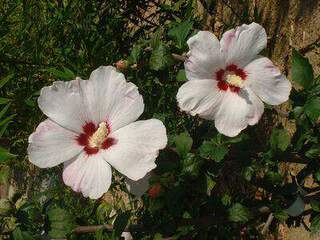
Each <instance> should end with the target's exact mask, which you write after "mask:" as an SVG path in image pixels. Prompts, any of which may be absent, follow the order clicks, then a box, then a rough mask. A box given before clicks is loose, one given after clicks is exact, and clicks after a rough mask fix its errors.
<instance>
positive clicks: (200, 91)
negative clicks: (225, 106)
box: [177, 79, 225, 120]
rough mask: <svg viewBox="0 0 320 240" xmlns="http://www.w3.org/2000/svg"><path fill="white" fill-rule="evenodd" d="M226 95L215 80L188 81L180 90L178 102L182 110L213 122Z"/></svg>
mask: <svg viewBox="0 0 320 240" xmlns="http://www.w3.org/2000/svg"><path fill="white" fill-rule="evenodd" d="M224 95H225V91H221V90H220V89H219V88H218V86H217V81H215V80H212V79H206V80H201V81H188V82H186V83H184V84H183V85H182V86H181V87H180V88H179V91H178V94H177V101H178V104H179V107H180V109H181V110H183V111H185V112H188V113H190V114H191V115H193V116H194V115H197V114H198V115H199V116H200V117H202V118H204V119H209V120H213V119H214V118H215V115H216V113H217V111H218V110H219V107H220V104H221V101H222V99H223V97H224Z"/></svg>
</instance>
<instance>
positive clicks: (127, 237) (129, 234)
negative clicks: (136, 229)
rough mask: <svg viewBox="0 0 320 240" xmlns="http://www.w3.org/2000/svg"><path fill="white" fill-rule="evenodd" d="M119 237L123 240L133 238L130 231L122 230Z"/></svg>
mask: <svg viewBox="0 0 320 240" xmlns="http://www.w3.org/2000/svg"><path fill="white" fill-rule="evenodd" d="M121 237H123V238H124V240H133V237H132V235H131V233H130V232H122V233H121Z"/></svg>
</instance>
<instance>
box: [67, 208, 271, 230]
mask: <svg viewBox="0 0 320 240" xmlns="http://www.w3.org/2000/svg"><path fill="white" fill-rule="evenodd" d="M252 211H253V212H255V215H257V217H258V216H260V215H263V214H266V213H270V208H269V207H267V206H263V207H260V208H258V209H253V210H252ZM228 222H229V220H228V219H227V218H220V219H219V218H217V216H213V215H210V216H203V217H200V218H196V219H183V220H182V221H181V222H180V223H178V226H187V225H193V226H197V227H207V226H210V225H214V224H221V223H228ZM101 228H104V229H106V230H107V231H110V232H111V231H113V230H114V226H113V225H111V224H103V225H92V226H78V227H76V228H75V229H74V230H73V232H74V233H76V234H81V233H91V232H95V231H97V230H99V229H101ZM123 231H124V232H150V229H149V228H148V229H146V228H144V227H143V226H142V225H139V224H133V225H130V226H128V227H126V228H125V229H124V230H123Z"/></svg>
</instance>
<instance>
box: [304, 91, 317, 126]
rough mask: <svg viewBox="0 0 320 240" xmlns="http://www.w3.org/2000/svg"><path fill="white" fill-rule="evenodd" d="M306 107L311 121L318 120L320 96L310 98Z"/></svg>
mask: <svg viewBox="0 0 320 240" xmlns="http://www.w3.org/2000/svg"><path fill="white" fill-rule="evenodd" d="M304 108H305V112H306V114H307V116H308V117H309V118H310V119H311V121H313V122H316V121H317V120H318V119H319V117H320V97H316V98H312V99H310V100H308V101H307V103H306V105H305V106H304Z"/></svg>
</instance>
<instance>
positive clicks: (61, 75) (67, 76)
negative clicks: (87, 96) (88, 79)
mask: <svg viewBox="0 0 320 240" xmlns="http://www.w3.org/2000/svg"><path fill="white" fill-rule="evenodd" d="M45 71H46V72H49V73H51V74H52V75H53V76H54V77H56V78H58V79H63V80H71V79H75V78H76V75H75V74H74V73H73V72H72V71H71V70H70V69H68V68H66V67H63V71H61V70H58V69H57V68H54V67H50V68H47V69H45Z"/></svg>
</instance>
